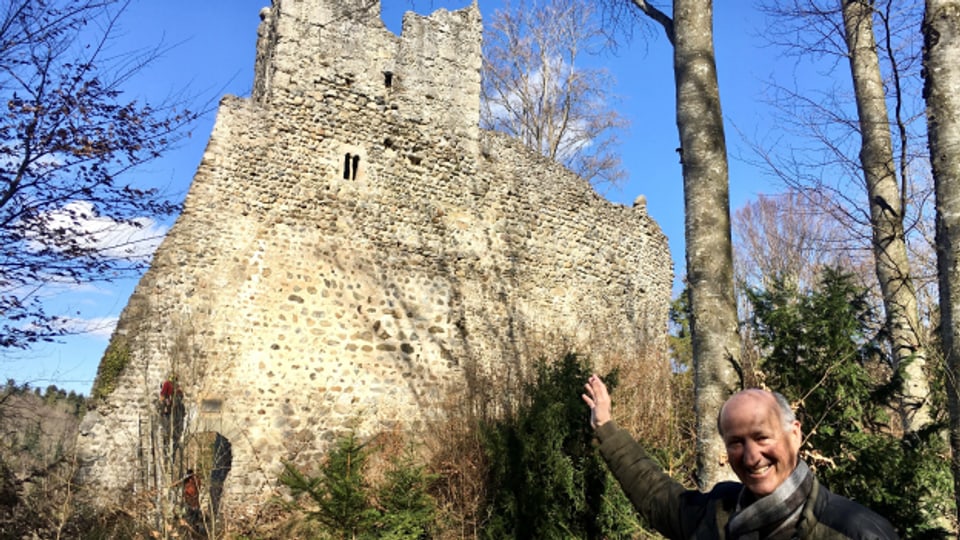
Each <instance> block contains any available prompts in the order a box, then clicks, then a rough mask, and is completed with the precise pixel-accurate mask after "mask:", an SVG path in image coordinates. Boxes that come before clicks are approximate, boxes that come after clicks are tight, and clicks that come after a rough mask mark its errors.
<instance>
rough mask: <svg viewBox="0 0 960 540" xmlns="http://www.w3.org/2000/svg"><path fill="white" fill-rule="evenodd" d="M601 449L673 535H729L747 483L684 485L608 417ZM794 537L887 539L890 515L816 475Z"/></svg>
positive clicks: (655, 521)
mask: <svg viewBox="0 0 960 540" xmlns="http://www.w3.org/2000/svg"><path fill="white" fill-rule="evenodd" d="M596 435H597V438H598V439H599V440H600V453H601V454H602V455H603V458H604V459H605V460H606V462H607V465H608V466H609V467H610V470H611V472H612V473H613V475H614V476H615V477H616V479H617V481H619V482H620V485H621V486H622V487H623V490H624V492H625V493H626V494H627V497H629V498H630V501H631V502H632V503H633V506H634V508H636V510H637V512H639V513H640V515H641V516H643V518H644V519H645V520H646V521H647V523H648V524H650V525H651V526H652V527H653V528H654V529H656V530H657V531H659V532H660V534H662V535H664V536H666V537H667V538H670V539H675V540H682V539H711V540H712V539H727V538H729V537H728V535H727V532H726V529H727V522H728V521H729V520H730V516H731V514H732V513H733V512H734V510H735V508H736V504H737V498H738V496H739V494H740V491H741V490H742V489H743V484H740V483H737V482H722V483H719V484H717V485H716V486H714V488H713V489H712V490H710V491H709V492H707V493H701V492H699V491H692V490H688V489H685V488H684V487H683V486H682V485H680V483H678V482H676V481H675V480H673V479H672V478H670V476H669V475H667V474H666V473H664V472H663V470H662V469H661V468H660V466H659V465H658V464H657V463H656V462H655V461H654V460H653V459H651V458H650V457H649V456H648V455H647V453H646V452H645V451H644V450H643V447H642V446H641V445H640V444H639V443H637V442H636V441H635V440H634V439H633V437H631V436H630V434H629V433H627V432H626V431H624V430H622V429H620V428H619V427H617V425H616V424H615V423H614V422H613V421H609V422H607V423H605V424H603V425H602V426H600V427H599V428H597V431H596ZM794 538H796V539H798V540H834V539H845V538H849V539H854V540H877V539H882V540H889V539H897V538H898V536H897V533H896V531H894V529H893V527H892V526H891V525H890V523H889V522H887V520H885V519H884V518H882V517H880V516H879V515H877V514H876V513H874V512H872V511H870V510H868V509H867V508H865V507H863V506H861V505H859V504H857V503H855V502H853V501H851V500H850V499H847V498H845V497H841V496H839V495H836V494H834V493H831V492H830V491H828V490H827V488H826V487H824V486H823V485H821V484H820V483H819V482H818V481H817V480H816V479H814V483H813V489H812V491H811V492H810V496H809V497H808V498H807V502H806V504H805V506H804V509H803V513H802V515H801V517H800V520H799V523H798V525H797V530H796V534H795V535H794Z"/></svg>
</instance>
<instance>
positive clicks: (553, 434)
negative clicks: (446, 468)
mask: <svg viewBox="0 0 960 540" xmlns="http://www.w3.org/2000/svg"><path fill="white" fill-rule="evenodd" d="M536 370H537V376H536V380H535V382H533V383H531V384H528V385H526V388H525V392H524V396H525V398H524V400H523V403H521V406H520V407H519V409H518V412H517V414H516V416H515V417H513V418H509V419H505V420H503V421H502V422H499V423H495V424H493V425H490V426H488V428H487V431H486V437H487V452H488V456H489V459H490V463H491V478H490V485H489V493H490V494H491V500H489V501H488V511H487V515H489V516H491V517H490V521H489V522H488V523H487V524H486V526H485V527H484V531H483V534H484V536H485V537H486V538H498V539H499V538H521V539H522V538H629V537H630V535H631V533H632V532H636V530H637V529H638V528H639V525H638V523H637V521H636V518H635V517H634V513H633V510H632V508H631V507H630V503H629V502H628V501H627V499H626V497H625V496H624V494H623V492H622V491H621V490H620V487H619V486H618V485H617V483H616V482H615V481H614V480H613V479H612V478H611V477H610V475H609V473H608V472H607V468H606V465H605V464H604V463H603V461H602V459H601V458H600V456H599V454H598V452H596V451H595V450H594V449H593V448H592V440H593V433H592V431H591V429H590V426H589V424H588V422H587V419H586V415H585V412H584V406H583V402H582V401H581V399H580V393H581V390H582V388H583V383H584V381H586V380H587V377H589V375H590V371H589V369H587V367H586V366H584V365H583V364H582V363H581V362H580V360H579V359H578V358H577V357H576V356H575V355H573V354H569V355H567V356H566V357H564V358H563V359H562V360H560V361H558V362H555V363H553V364H548V363H546V362H545V361H540V362H539V363H538V364H537V366H536ZM605 379H607V380H608V385H609V384H611V383H612V382H615V376H610V375H608V376H606V377H605Z"/></svg>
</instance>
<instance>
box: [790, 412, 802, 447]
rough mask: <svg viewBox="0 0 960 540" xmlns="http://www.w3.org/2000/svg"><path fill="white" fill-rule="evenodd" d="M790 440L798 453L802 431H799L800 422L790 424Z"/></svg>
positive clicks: (795, 421)
mask: <svg viewBox="0 0 960 540" xmlns="http://www.w3.org/2000/svg"><path fill="white" fill-rule="evenodd" d="M790 440H791V441H792V442H793V445H794V447H795V448H796V451H797V452H799V451H800V445H801V444H803V430H801V429H800V421H799V420H794V421H793V422H791V424H790Z"/></svg>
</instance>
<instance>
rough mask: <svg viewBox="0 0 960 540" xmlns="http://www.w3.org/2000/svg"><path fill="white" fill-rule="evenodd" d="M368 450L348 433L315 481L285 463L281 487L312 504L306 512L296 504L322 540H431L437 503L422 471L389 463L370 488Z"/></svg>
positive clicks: (397, 462) (406, 463)
mask: <svg viewBox="0 0 960 540" xmlns="http://www.w3.org/2000/svg"><path fill="white" fill-rule="evenodd" d="M372 451H373V448H372V447H370V446H368V444H367V443H362V442H361V441H360V440H359V438H358V437H357V436H356V435H355V434H353V433H350V434H348V435H346V436H344V437H342V438H341V439H339V440H338V441H337V442H336V443H335V445H334V448H333V449H332V450H331V451H330V453H329V454H328V455H327V459H326V461H325V462H324V463H323V464H322V465H321V467H320V472H319V474H318V475H317V476H311V475H307V474H305V473H303V472H301V471H300V470H299V469H298V468H297V467H296V466H294V465H292V464H290V463H285V464H284V472H283V474H282V475H281V477H280V482H281V483H282V484H283V485H285V486H287V487H288V488H290V491H291V493H292V494H293V495H294V497H295V498H297V499H298V498H299V497H300V496H302V495H307V496H308V497H309V498H310V499H311V500H312V505H311V506H310V507H305V506H303V505H302V504H298V505H299V506H300V507H301V508H302V509H303V510H304V511H305V512H306V515H307V516H308V519H310V520H311V521H314V522H316V523H317V524H318V525H319V527H320V530H321V532H322V534H324V535H325V537H327V538H337V539H347V538H349V539H364V538H369V539H374V538H379V539H384V538H387V539H392V540H418V539H423V538H430V536H429V531H430V530H431V528H432V525H433V522H434V513H435V507H436V503H435V502H434V500H433V498H432V497H431V496H430V495H429V494H428V489H429V487H430V482H431V477H430V475H428V474H427V473H426V469H425V467H424V466H422V465H416V464H414V463H413V462H412V461H410V460H393V461H392V466H391V468H389V469H388V470H387V471H386V472H385V474H384V482H383V483H382V484H381V485H379V486H374V485H372V484H371V482H370V481H369V480H368V478H367V476H368V471H367V463H368V460H369V457H370V454H371V452H372Z"/></svg>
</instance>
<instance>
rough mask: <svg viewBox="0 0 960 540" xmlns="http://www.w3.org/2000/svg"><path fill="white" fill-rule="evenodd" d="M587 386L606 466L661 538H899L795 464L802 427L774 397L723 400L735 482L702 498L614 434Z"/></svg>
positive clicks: (752, 394)
mask: <svg viewBox="0 0 960 540" xmlns="http://www.w3.org/2000/svg"><path fill="white" fill-rule="evenodd" d="M585 389H586V393H584V394H583V400H584V401H585V402H586V403H587V405H588V406H589V407H590V424H591V425H592V426H593V428H594V430H595V432H596V435H597V438H598V439H599V440H600V452H601V454H603V457H604V459H605V460H606V461H607V465H608V466H609V467H610V470H611V471H612V472H613V475H614V476H615V477H616V478H617V480H618V481H619V482H620V485H621V486H623V489H624V491H625V492H626V494H627V496H628V497H629V498H630V501H631V502H632V503H633V506H634V508H636V509H637V511H638V512H639V513H640V514H641V515H642V516H643V517H644V518H645V519H646V520H647V522H648V523H650V524H651V525H652V526H653V527H654V528H655V529H656V530H657V531H659V532H660V533H661V534H663V535H664V536H666V537H667V538H671V539H688V538H691V539H692V538H696V539H715V538H716V539H758V540H759V539H766V540H780V539H783V540H788V539H797V540H831V539H844V538H850V539H855V540H868V539H869V540H886V539H896V538H898V536H897V533H896V532H895V531H894V529H893V527H892V526H891V525H890V523H889V522H887V520H885V519H884V518H882V517H880V516H879V515H877V514H876V513H874V512H872V511H870V510H868V509H867V508H865V507H863V506H861V505H859V504H857V503H855V502H853V501H851V500H850V499H847V498H844V497H841V496H839V495H836V494H834V493H831V492H830V491H828V490H827V488H825V487H824V486H822V485H821V484H820V483H819V482H818V481H817V479H816V477H814V475H813V473H812V472H811V471H810V469H809V468H808V467H807V464H806V463H804V462H803V461H802V460H801V459H800V458H799V451H800V444H801V442H802V441H803V437H802V433H801V431H800V422H798V421H797V419H796V417H795V416H794V413H793V410H791V408H790V404H789V403H787V400H786V399H785V398H784V397H783V396H782V395H780V394H776V393H773V392H768V391H766V390H760V389H756V388H753V389H749V390H744V391H742V392H738V393H736V394H734V395H733V396H732V397H730V399H728V400H727V402H726V403H724V405H723V407H722V408H721V409H720V415H719V418H718V419H717V427H718V429H719V430H720V436H721V437H722V438H723V442H724V444H725V445H726V448H727V458H728V459H729V462H730V465H731V467H732V468H733V471H734V472H735V473H736V475H737V478H739V479H740V482H739V483H738V482H722V483H719V484H717V485H716V486H714V488H713V489H712V490H710V491H709V492H707V493H701V492H699V491H692V490H687V489H685V488H684V487H683V486H682V485H680V484H679V483H678V482H676V481H674V480H673V479H672V478H670V476H668V475H667V474H666V473H664V472H663V470H662V469H661V468H660V467H659V466H658V465H657V464H656V463H655V462H654V461H653V460H652V459H651V458H650V457H649V456H647V454H646V452H645V451H644V450H643V447H641V446H640V444H639V443H637V442H636V441H635V440H634V439H633V438H632V437H631V436H630V435H629V434H628V433H627V432H626V431H624V430H622V429H620V428H618V427H617V425H616V423H615V422H614V421H613V420H612V418H611V413H610V394H609V393H608V392H607V387H606V385H605V384H604V383H603V381H602V380H600V378H599V377H597V376H596V375H594V376H592V377H590V379H589V380H588V381H587V384H586V385H585Z"/></svg>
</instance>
